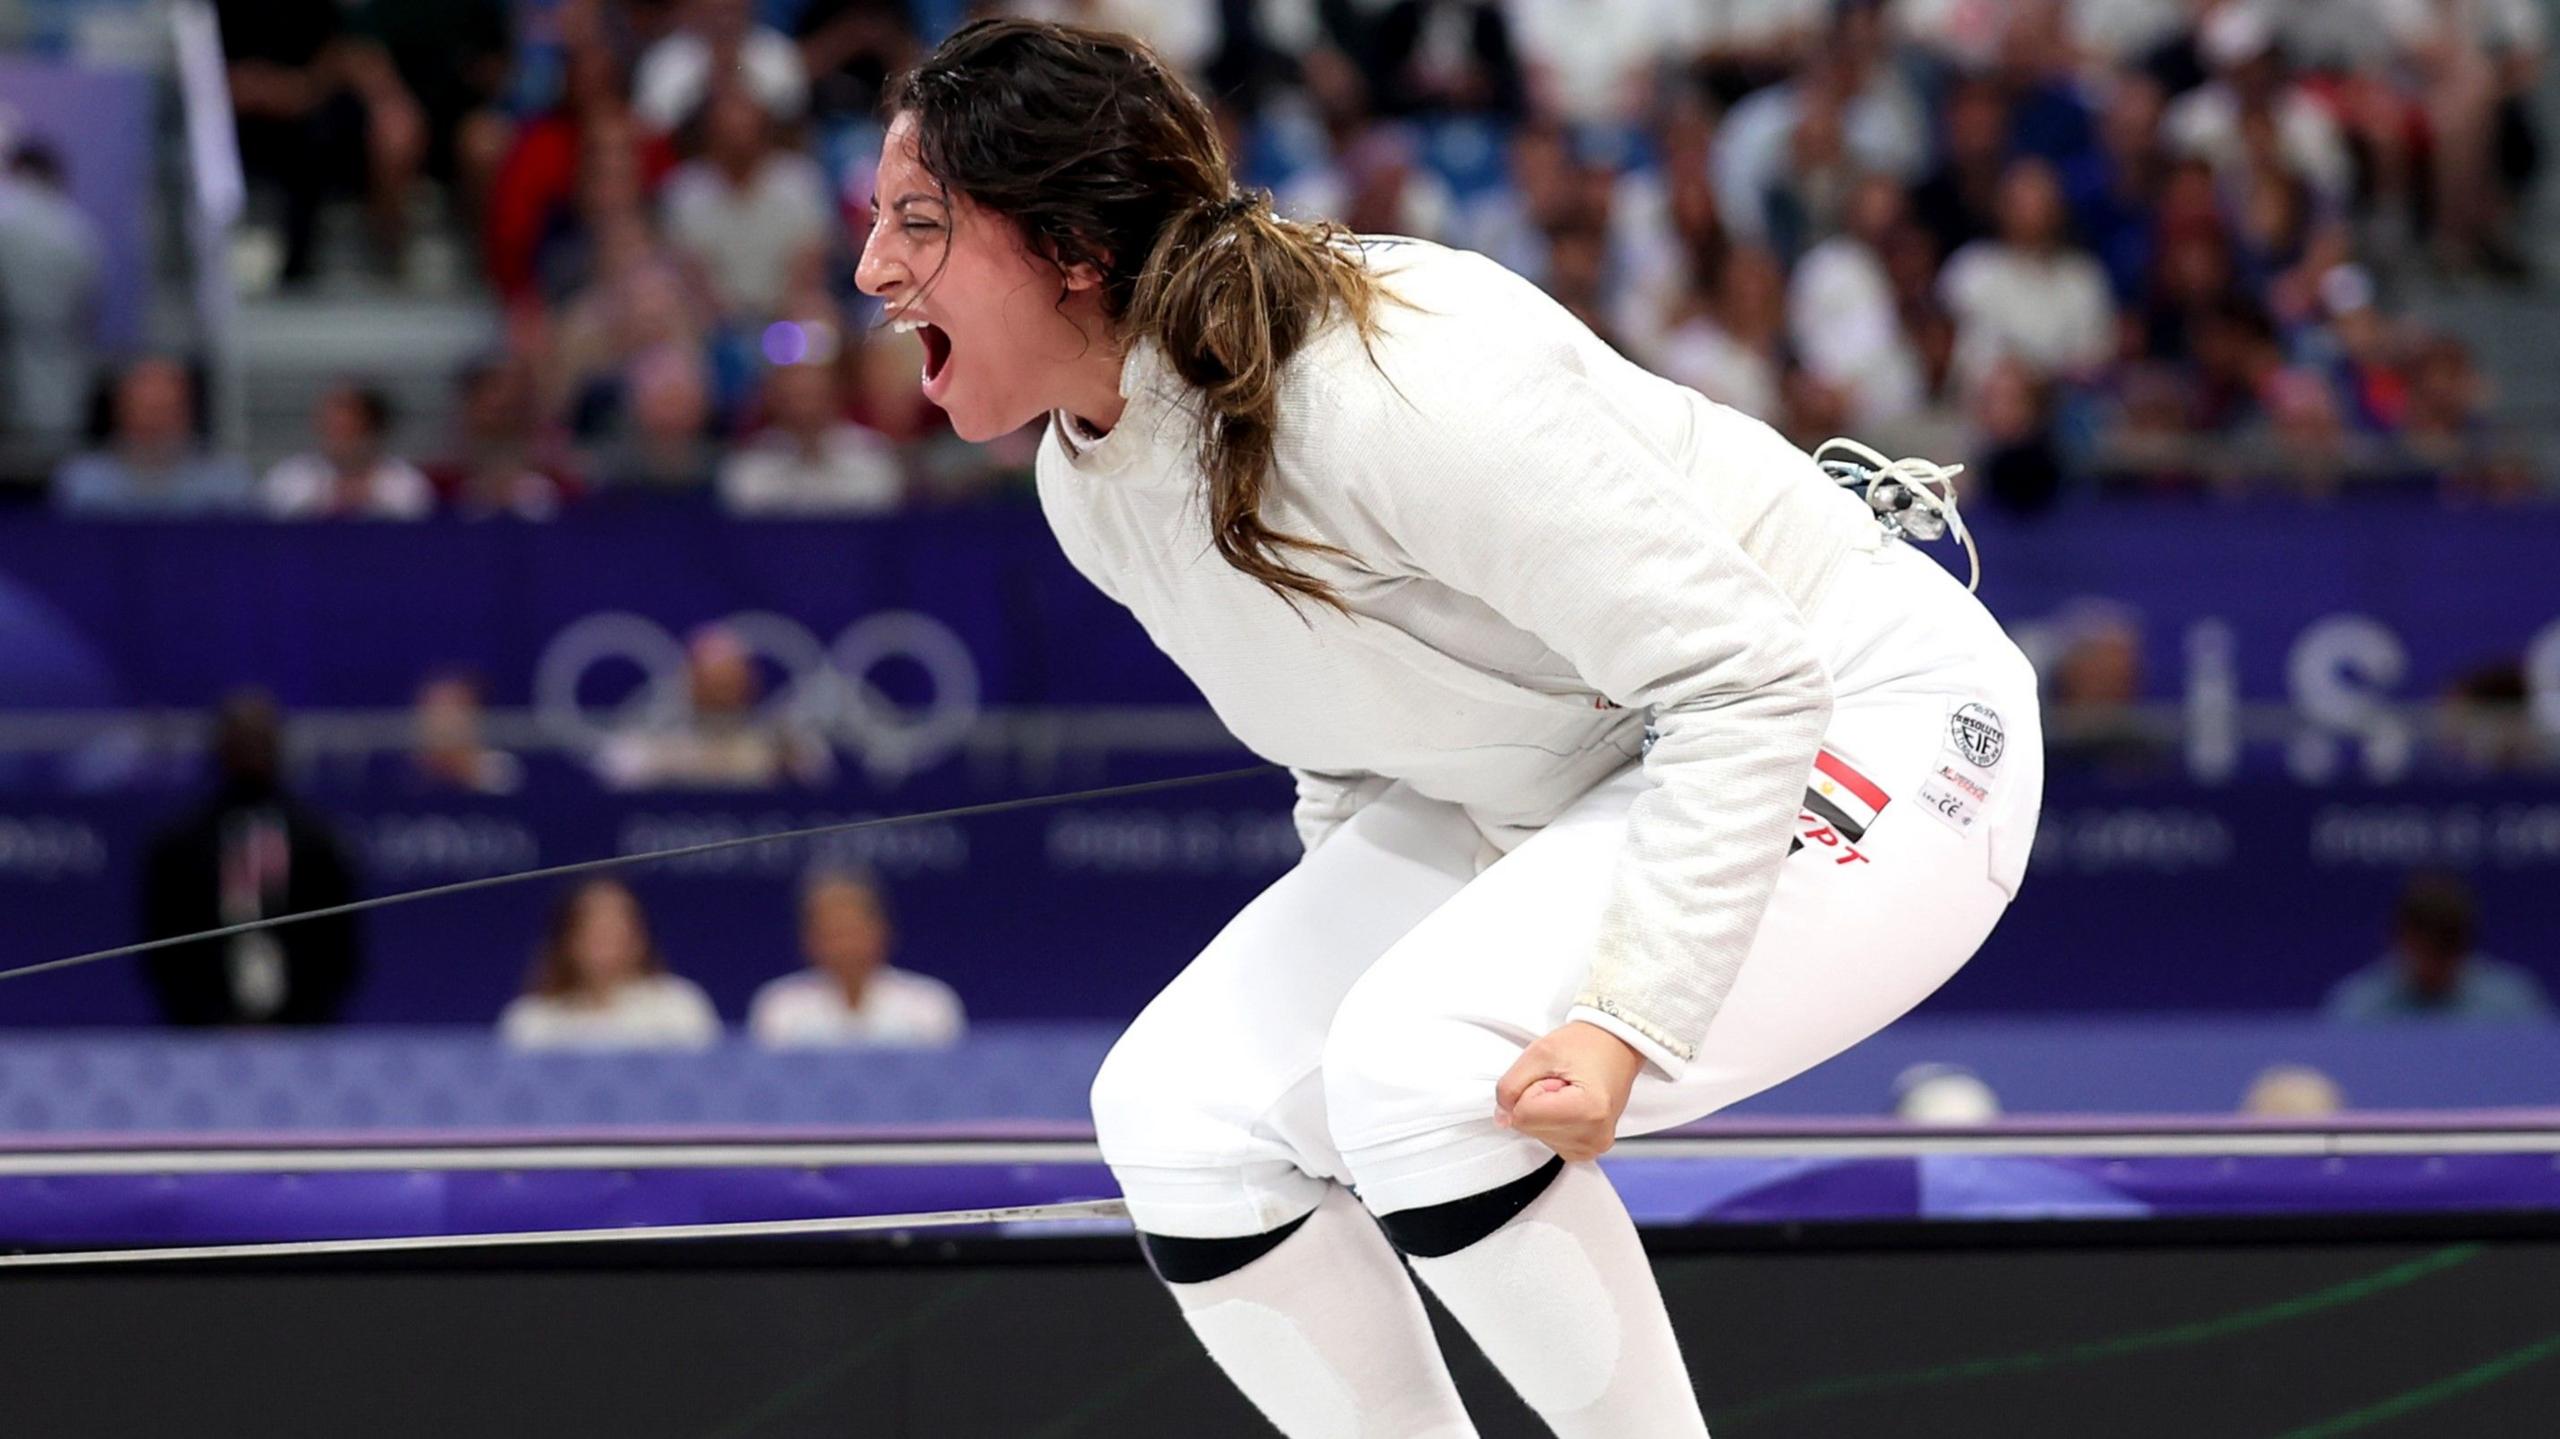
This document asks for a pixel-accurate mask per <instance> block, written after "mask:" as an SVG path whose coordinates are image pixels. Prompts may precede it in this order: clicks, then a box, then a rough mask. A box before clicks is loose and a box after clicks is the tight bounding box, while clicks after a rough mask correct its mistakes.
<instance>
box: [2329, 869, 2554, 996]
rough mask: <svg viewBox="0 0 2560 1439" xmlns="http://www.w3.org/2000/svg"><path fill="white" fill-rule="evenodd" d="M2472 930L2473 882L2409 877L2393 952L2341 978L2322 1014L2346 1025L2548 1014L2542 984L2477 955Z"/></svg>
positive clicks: (2435, 875) (2396, 915)
mask: <svg viewBox="0 0 2560 1439" xmlns="http://www.w3.org/2000/svg"><path fill="white" fill-rule="evenodd" d="M2478 928H2479V914H2478V910H2477V907H2476V905H2475V903H2474V901H2473V899H2472V897H2471V887H2470V886H2469V885H2467V884H2465V883H2463V882H2462V879H2461V878H2460V877H2459V876H2457V875H2453V874H2447V873H2442V872H2435V871H2421V872H2419V873H2417V874H2414V875H2411V876H2410V878H2409V882H2408V884H2407V885H2406V887H2404V888H2403V889H2402V890H2401V892H2400V902H2399V906H2398V908H2397V909H2396V910H2395V911H2394V912H2393V915H2392V927H2391V941H2392V943H2391V952H2390V953H2389V954H2386V955H2384V956H2383V957H2382V958H2380V959H2377V960H2375V961H2374V962H2373V963H2371V964H2369V965H2366V966H2365V967H2364V968H2362V969H2359V970H2357V971H2356V972H2355V973H2353V974H2350V975H2348V976H2347V977H2346V978H2345V979H2343V980H2340V981H2339V982H2338V985H2337V987H2336V988H2334V989H2332V990H2330V991H2329V998H2328V1002H2327V1003H2326V1004H2325V1005H2324V1006H2323V1007H2322V1012H2323V1013H2324V1014H2325V1015H2326V1016H2327V1017H2328V1018H2330V1019H2333V1020H2343V1021H2346V1022H2349V1023H2370V1022H2376V1021H2388V1020H2401V1019H2448V1020H2541V1019H2544V1018H2547V1017H2548V1016H2549V1015H2550V1013H2551V1004H2550V1001H2549V999H2548V998H2546V997H2545V995H2544V993H2543V988H2542V983H2541V981H2540V980H2538V979H2536V978H2535V977H2534V976H2533V974H2532V973H2531V972H2530V971H2528V970H2525V969H2523V968H2521V967H2519V966H2517V965H2513V964H2508V963H2505V962H2503V961H2501V960H2495V959H2491V958H2489V957H2488V956H2487V955H2484V954H2481V953H2479V952H2478V951H2477V950H2476V949H2475V948H2474V947H2473V946H2474V943H2475V939H2476V936H2477V932H2478Z"/></svg>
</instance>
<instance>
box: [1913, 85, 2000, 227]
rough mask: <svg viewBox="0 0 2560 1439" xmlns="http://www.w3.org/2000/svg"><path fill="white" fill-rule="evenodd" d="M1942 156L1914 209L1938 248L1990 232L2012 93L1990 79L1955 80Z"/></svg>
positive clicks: (1920, 190) (1995, 213) (1918, 192)
mask: <svg viewBox="0 0 2560 1439" xmlns="http://www.w3.org/2000/svg"><path fill="white" fill-rule="evenodd" d="M1944 109H1945V120H1944V122H1943V124H1944V137H1943V139H1942V140H1941V142H1940V147H1939V150H1940V153H1939V156H1938V162H1937V165H1936V167H1935V168H1934V169H1932V170H1931V171H1930V172H1929V173H1928V175H1927V176H1926V177H1925V178H1923V179H1922V180H1921V182H1920V184H1919V187H1918V188H1917V189H1916V190H1915V191H1913V194H1912V210H1913V213H1914V214H1916V215H1917V216H1918V217H1919V219H1920V223H1921V224H1922V225H1924V226H1926V227H1927V228H1928V231H1929V236H1930V238H1931V239H1934V240H1936V241H1937V242H1938V253H1939V254H1941V255H1952V254H1954V253H1955V252H1957V251H1958V250H1961V249H1963V248H1964V247H1965V246H1967V245H1970V244H1972V243H1973V242H1974V241H1976V240H1982V239H1988V238H1990V236H1991V234H1992V232H1993V230H1994V229H1995V228H1996V227H1997V225H1998V224H1999V213H2000V184H2001V180H2002V178H2003V177H2004V176H2005V175H2006V174H2007V173H2008V170H2009V97H2008V96H2007V95H2006V94H2005V93H2003V92H2002V90H2001V89H2000V87H1999V86H1998V85H1996V84H1994V83H1993V82H1992V81H1990V80H1988V79H1979V78H1977V79H1968V80H1960V81H1958V82H1956V86H1955V88H1954V90H1952V91H1951V92H1949V94H1948V96H1947V99H1946V102H1945V106H1944Z"/></svg>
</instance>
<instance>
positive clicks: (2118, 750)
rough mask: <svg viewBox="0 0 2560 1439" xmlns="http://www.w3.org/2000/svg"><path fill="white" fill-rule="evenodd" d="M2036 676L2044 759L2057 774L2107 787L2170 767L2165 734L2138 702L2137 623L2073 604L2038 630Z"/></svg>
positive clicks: (2172, 756) (2088, 603)
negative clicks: (2045, 716) (2044, 703)
mask: <svg viewBox="0 0 2560 1439" xmlns="http://www.w3.org/2000/svg"><path fill="white" fill-rule="evenodd" d="M2046 628H2047V630H2048V633H2049V634H2050V636H2051V638H2050V640H2049V641H2048V642H2047V643H2046V644H2045V645H2043V646H2040V648H2042V649H2043V650H2044V651H2045V655H2044V656H2043V657H2040V658H2041V659H2042V662H2041V663H2040V664H2039V665H2038V669H2039V670H2040V671H2041V672H2042V673H2043V674H2045V675H2046V676H2048V677H2049V679H2050V698H2051V705H2052V707H2051V710H2050V715H2051V723H2050V724H2049V725H2048V726H2047V729H2046V737H2045V753H2046V754H2047V755H2048V756H2049V757H2050V758H2051V759H2052V760H2053V761H2054V763H2055V764H2056V765H2057V766H2063V767H2071V768H2079V769H2087V770H2093V771H2096V772H2097V773H2099V774H2101V775H2105V776H2107V777H2109V778H2115V779H2143V778H2153V777H2158V776H2160V775H2163V774H2166V773H2168V772H2170V771H2171V769H2172V768H2173V767H2174V766H2175V765H2176V763H2177V759H2178V752H2177V744H2176V740H2175V737H2174V735H2173V734H2163V733H2161V732H2160V731H2159V730H2158V729H2157V728H2155V727H2154V726H2153V725H2151V724H2150V723H2148V722H2147V721H2146V720H2145V718H2144V716H2143V714H2142V710H2141V705H2142V700H2143V693H2142V691H2143V672H2144V665H2143V655H2142V620H2141V617H2140V616H2139V615H2137V614H2135V613H2134V612H2133V611H2132V610H2130V609H2127V608H2125V607H2123V606H2121V605H2117V604H2113V603H2110V602H2108V601H2105V600H2098V599H2086V600H2079V601H2075V602H2073V603H2072V604H2071V605H2070V606H2069V607H2067V608H2066V609H2065V610H2064V611H2063V612H2062V613H2061V614H2060V615H2058V616H2056V617H2055V619H2054V621H2053V623H2052V624H2051V625H2050V626H2048V627H2046Z"/></svg>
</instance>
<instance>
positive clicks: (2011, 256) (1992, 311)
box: [1939, 159, 2116, 391]
mask: <svg viewBox="0 0 2560 1439" xmlns="http://www.w3.org/2000/svg"><path fill="white" fill-rule="evenodd" d="M2069 222H2070V217H2069V213H2068V212H2067V211H2066V210H2065V209H2064V208H2063V200H2062V186H2061V184H2060V183H2059V182H2058V181H2057V180H2056V179H2055V178H2054V173H2053V167H2052V166H2051V165H2049V164H2047V163H2045V162H2044V161H2042V160H2035V159H2025V160H2019V161H2017V162H2015V163H2013V164H2012V165H2011V166H2010V167H2009V172H2008V174H2006V175H2005V176H2003V177H2002V178H2001V181H2000V234H1999V238H1997V239H1993V240H1976V241H1975V242H1973V243H1972V244H1970V245H1967V246H1965V247H1964V248H1963V249H1961V250H1958V251H1957V252H1956V253H1955V254H1953V255H1951V256H1949V257H1948V258H1947V265H1946V270H1945V272H1944V274H1943V275H1942V276H1941V277H1940V279H1939V292H1940V294H1941V295H1942V296H1944V298H1945V301H1946V306H1947V313H1948V314H1949V315H1951V316H1953V317H1954V319H1955V322H1956V373H1957V376H1958V381H1959V383H1960V384H1962V385H1963V387H1964V388H1965V389H1966V390H1967V391H1971V390H1973V389H1975V388H1977V387H1979V386H1980V384H1981V383H1982V381H1983V380H1984V379H1986V378H1987V377H1988V376H1989V375H1990V373H1991V371H1992V369H1993V367H1994V366H1996V365H1998V364H1999V363H2000V362H2001V361H2003V360H2014V361H2017V362H2019V363H2020V364H2023V365H2025V366H2026V367H2027V369H2028V371H2029V372H2030V374H2031V375H2032V376H2033V378H2034V379H2036V380H2037V381H2039V382H2041V381H2045V380H2052V379H2061V380H2075V379H2083V378H2087V377H2090V376H2092V375H2094V374H2095V373H2096V371H2097V369H2098V367H2099V366H2100V365H2102V364H2103V363H2105V362H2106V360H2107V359H2108V358H2109V357H2110V356H2112V355H2113V354H2114V352H2115V343H2116V320H2115V306H2114V305H2113V303H2111V301H2110V299H2109V297H2108V293H2107V278H2106V272H2105V271H2103V270H2101V269H2099V268H2098V262H2097V261H2095V260H2093V259H2091V258H2089V255H2088V252H2087V251H2085V250H2082V249H2080V248H2078V247H2077V246H2075V245H2073V244H2072V243H2071V241H2070V236H2069V233H2068V225H2069Z"/></svg>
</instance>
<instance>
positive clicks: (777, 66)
mask: <svg viewBox="0 0 2560 1439" xmlns="http://www.w3.org/2000/svg"><path fill="white" fill-rule="evenodd" d="M677 3H678V5H679V6H680V10H679V14H680V16H681V19H680V20H679V22H678V24H677V27H676V29H675V30H674V31H672V32H671V33H669V34H668V35H667V36H666V37H665V38H664V39H662V40H660V41H658V43H656V44H655V45H652V46H650V47H649V52H648V53H647V54H646V55H643V56H641V57H640V68H639V72H638V74H637V75H636V76H635V77H634V78H633V81H632V96H633V100H634V103H635V105H636V106H637V108H638V110H639V114H640V119H641V122H642V123H643V124H645V125H647V126H648V127H649V128H650V129H652V130H655V131H657V132H658V133H659V134H662V135H664V134H669V133H672V132H673V131H675V130H677V129H678V128H680V127H682V126H683V125H684V124H685V122H687V121H689V120H691V119H692V118H693V116H694V112H695V111H696V110H698V109H700V108H701V106H702V103H703V101H705V100H706V99H708V98H710V96H711V93H712V92H713V91H714V90H715V89H718V88H721V87H722V85H723V84H724V83H725V82H727V81H732V80H734V81H736V82H737V83H738V84H740V85H743V86H744V87H745V89H746V92H747V93H748V94H749V95H750V96H752V97H754V99H755V102H756V104H758V105H759V106H762V107H763V109H764V112H765V113H766V114H767V115H770V116H771V117H773V119H774V120H775V121H776V122H777V123H780V124H785V125H788V124H791V123H793V122H795V121H797V120H798V119H799V118H800V116H801V113H802V112H803V111H804V110H806V109H807V108H808V104H809V72H808V69H807V67H806V65H805V64H804V63H803V61H802V60H801V57H800V47H799V46H797V45H794V44H793V43H791V37H789V36H787V35H785V34H783V33H782V32H781V31H779V30H776V29H774V28H772V27H771V26H769V25H764V24H761V23H759V22H758V21H757V20H756V15H755V5H754V3H753V0H677Z"/></svg>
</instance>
